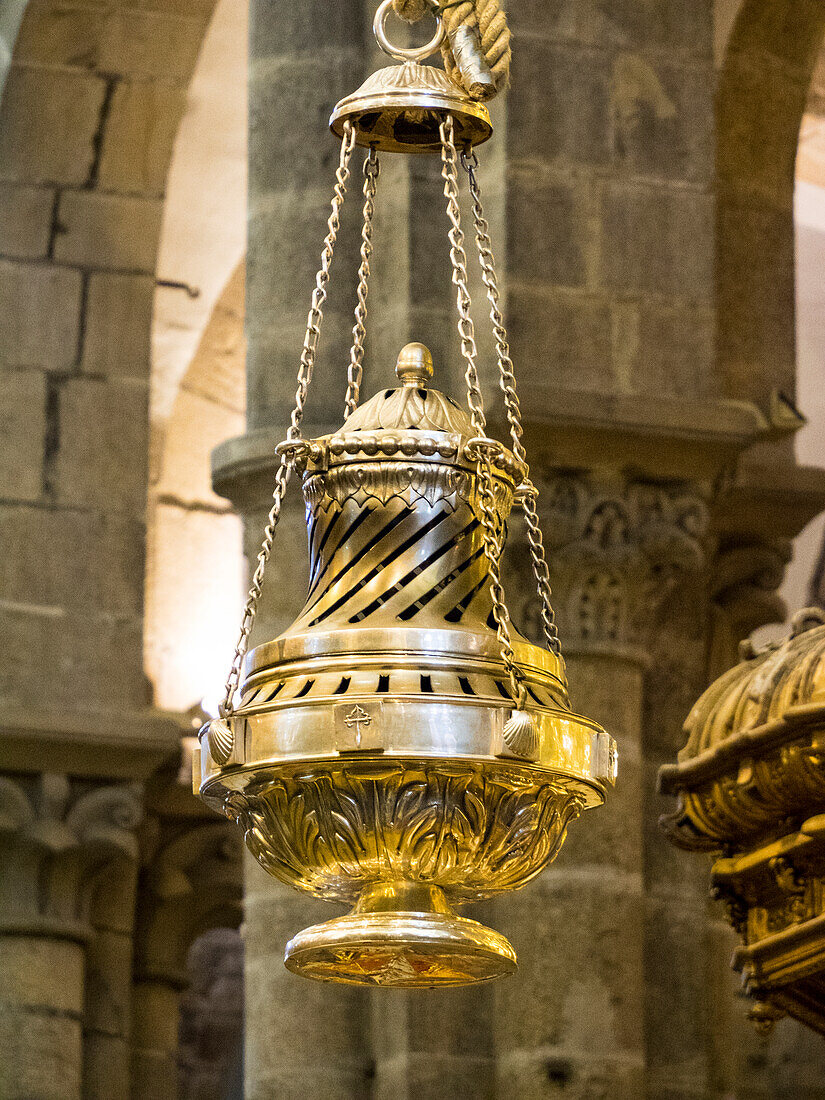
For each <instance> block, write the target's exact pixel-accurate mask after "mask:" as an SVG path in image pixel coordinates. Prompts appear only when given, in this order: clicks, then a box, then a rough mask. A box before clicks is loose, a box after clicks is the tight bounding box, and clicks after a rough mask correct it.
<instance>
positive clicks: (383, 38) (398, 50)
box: [372, 0, 447, 61]
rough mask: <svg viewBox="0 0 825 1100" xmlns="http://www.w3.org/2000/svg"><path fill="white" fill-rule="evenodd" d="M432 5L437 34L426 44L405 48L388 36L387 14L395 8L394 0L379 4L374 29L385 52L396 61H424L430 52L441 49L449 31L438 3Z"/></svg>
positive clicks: (385, 0)
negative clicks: (391, 40)
mask: <svg viewBox="0 0 825 1100" xmlns="http://www.w3.org/2000/svg"><path fill="white" fill-rule="evenodd" d="M430 6H431V7H432V9H433V15H434V17H435V20H436V23H437V24H438V26H437V28H436V32H435V34H434V35H433V37H432V38H431V39H430V41H429V42H427V44H426V45H424V46H418V47H416V48H414V49H404V48H402V47H401V46H396V45H394V44H393V43H392V42H390V40H389V38H388V37H387V31H386V28H385V26H384V24H385V23H386V22H387V16H388V15H389V14H390V12H391V11H392V10H393V0H383V3H381V4H380V5H379V7H378V11H377V12H376V13H375V19H374V20H373V23H372V29H373V33H374V34H375V40H376V42H377V43H378V45H379V46H380V47H381V49H382V50H383V51H384V53H385V54H389V56H390V57H394V58H395V59H396V61H423V60H424V59H425V58H426V57H429V56H430V54H434V53H435V52H436V50H440V49H441V46H442V43H443V42H444V39H445V38H446V34H447V32H446V31H445V29H444V22H443V20H442V18H441V16H440V15H439V13H438V5H437V4H431V5H430Z"/></svg>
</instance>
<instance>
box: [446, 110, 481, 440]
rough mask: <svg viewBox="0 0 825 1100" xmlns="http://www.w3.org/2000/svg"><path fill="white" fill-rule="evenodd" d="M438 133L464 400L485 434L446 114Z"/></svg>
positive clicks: (454, 163)
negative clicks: (461, 361)
mask: <svg viewBox="0 0 825 1100" xmlns="http://www.w3.org/2000/svg"><path fill="white" fill-rule="evenodd" d="M439 132H440V135H441V176H442V179H443V180H444V197H445V198H446V199H447V217H448V218H449V219H450V232H449V238H450V261H451V263H452V265H453V286H454V287H455V288H456V304H457V306H458V334H459V336H460V337H461V354H462V355H463V356H464V359H465V360H466V363H467V370H466V371H465V374H464V377H465V379H466V381H467V400H468V401H469V404H470V415H471V417H472V421H473V428H474V429H475V433H476V435H479V436H485V437H486V435H487V418H486V417H485V415H484V399H483V398H482V396H481V386H480V385H479V381H478V369H477V368H476V359H477V358H478V350H477V348H476V338H475V330H474V328H473V319H472V317H471V316H470V306H471V304H472V303H471V301H470V291H469V289H468V286H467V282H468V280H467V253H466V252H465V251H464V233H463V232H462V229H461V210H460V207H459V205H458V168H457V161H458V155H457V153H456V148H455V136H454V134H455V127H454V125H453V117H452V115H447V117H446V118H445V120H444V121H443V122H442V123H441V126H440V128H439Z"/></svg>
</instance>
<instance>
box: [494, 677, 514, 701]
mask: <svg viewBox="0 0 825 1100" xmlns="http://www.w3.org/2000/svg"><path fill="white" fill-rule="evenodd" d="M493 683H494V684H495V685H496V687H497V688H498V693H499V695H500V696H501V697H502V699H507V700H509V701H510V702H512V699H510V692H509V691H508V690H507V688H506V687H505V686H504V684H502V682H501V680H494V681H493Z"/></svg>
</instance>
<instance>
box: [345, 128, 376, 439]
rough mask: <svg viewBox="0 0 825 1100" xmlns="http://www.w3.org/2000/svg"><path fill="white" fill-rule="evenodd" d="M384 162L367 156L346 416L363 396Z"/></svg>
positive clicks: (373, 150)
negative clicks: (369, 296)
mask: <svg viewBox="0 0 825 1100" xmlns="http://www.w3.org/2000/svg"><path fill="white" fill-rule="evenodd" d="M380 170H381V166H380V165H379V163H378V154H377V152H376V151H375V149H374V148H371V149H370V151H369V153H368V154H367V156H366V158H365V160H364V213H363V224H362V226H361V266H360V267H359V268H358V302H357V304H356V306H355V324H354V326H353V329H352V347H351V348H350V354H349V358H350V362H349V368H348V370H347V397H346V404H345V405H344V419H345V420H346V418H347V417H349V416H351V415H352V414H353V413H354V412H355V410H356V408H357V407H358V400H359V398H360V396H361V380H362V378H363V377H364V340H365V339H366V335H367V328H366V322H367V293H368V292H369V278H370V259H371V258H372V219H373V214H374V212H375V189H376V187H377V185H378V175H379V173H380Z"/></svg>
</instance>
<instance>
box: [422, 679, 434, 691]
mask: <svg viewBox="0 0 825 1100" xmlns="http://www.w3.org/2000/svg"><path fill="white" fill-rule="evenodd" d="M421 690H422V692H423V693H424V694H425V695H432V694H433V680H432V677H431V676H423V675H422V677H421Z"/></svg>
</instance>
